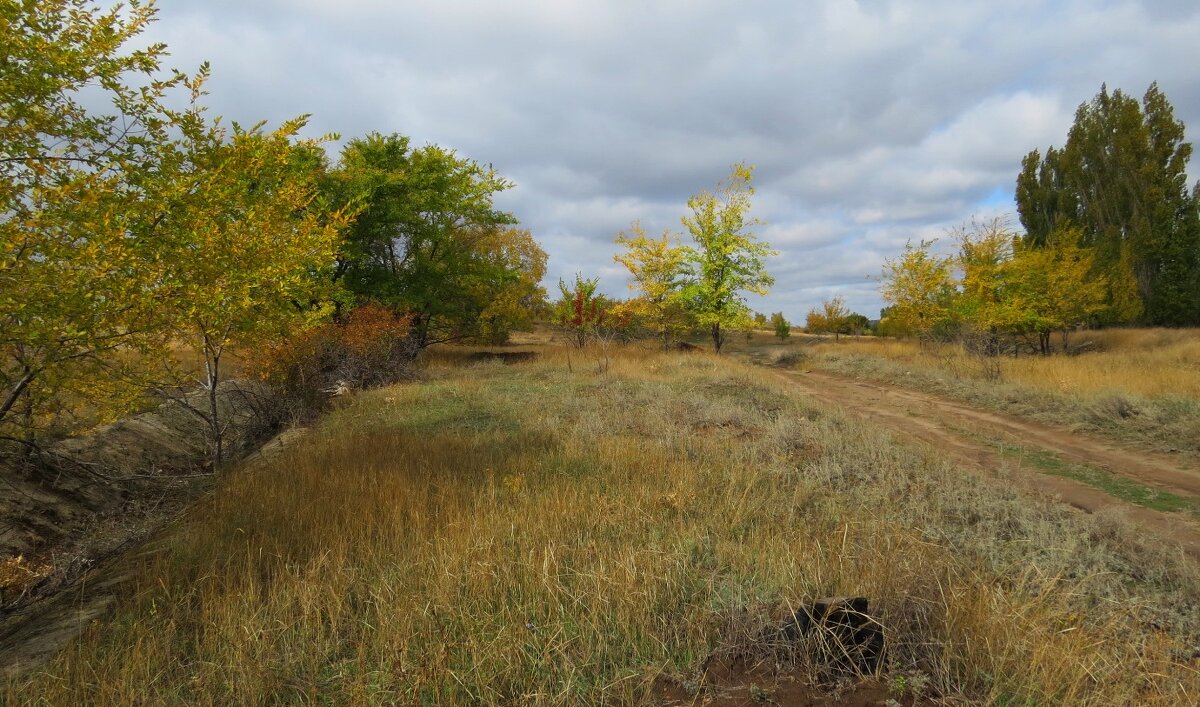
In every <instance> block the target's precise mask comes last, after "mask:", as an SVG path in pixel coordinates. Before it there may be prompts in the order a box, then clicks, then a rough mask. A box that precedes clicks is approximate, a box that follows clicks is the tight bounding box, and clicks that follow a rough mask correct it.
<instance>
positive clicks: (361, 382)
mask: <svg viewBox="0 0 1200 707" xmlns="http://www.w3.org/2000/svg"><path fill="white" fill-rule="evenodd" d="M416 354H417V346H416V343H415V341H414V340H413V338H412V336H411V319H410V318H409V317H408V316H405V315H400V314H397V313H395V312H393V311H392V310H390V309H387V308H386V307H382V306H380V305H376V304H367V305H363V306H361V307H358V308H356V309H354V310H353V311H351V312H350V314H349V316H347V317H346V319H345V321H343V322H335V321H330V322H326V323H324V324H322V325H320V326H317V327H313V328H311V329H307V330H304V331H301V332H299V333H298V334H296V335H295V336H292V337H291V338H289V339H286V340H284V341H281V342H278V343H276V344H274V345H271V346H268V347H267V349H266V350H265V351H264V353H263V355H262V357H261V358H260V359H259V360H258V361H256V362H255V364H254V365H253V366H252V371H251V372H252V373H253V374H255V375H256V376H257V377H258V378H260V379H261V380H262V381H263V382H265V383H266V384H267V385H268V386H270V387H271V388H272V389H273V390H274V391H275V393H276V394H277V395H278V396H279V399H280V403H281V404H282V405H283V406H284V409H285V411H286V413H287V414H289V415H290V416H291V417H292V418H293V419H304V418H307V417H310V416H312V415H313V414H315V413H317V412H320V411H321V410H322V409H324V407H325V405H326V404H327V403H328V401H329V399H330V397H332V396H334V395H337V394H340V393H344V392H347V391H350V390H356V389H362V388H372V387H376V386H380V385H387V384H389V383H395V382H397V381H400V380H405V379H407V378H409V377H410V374H411V370H412V361H413V359H414V358H415V357H416Z"/></svg>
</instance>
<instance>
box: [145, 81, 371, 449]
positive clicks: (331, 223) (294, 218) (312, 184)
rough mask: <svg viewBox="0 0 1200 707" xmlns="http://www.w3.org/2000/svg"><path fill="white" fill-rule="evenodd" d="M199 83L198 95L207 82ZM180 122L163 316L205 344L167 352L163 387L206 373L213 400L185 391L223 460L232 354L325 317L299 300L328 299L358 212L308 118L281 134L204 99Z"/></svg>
mask: <svg viewBox="0 0 1200 707" xmlns="http://www.w3.org/2000/svg"><path fill="white" fill-rule="evenodd" d="M205 73H206V72H203V71H202V73H201V78H203V76H204V75H205ZM193 91H194V94H193V95H194V97H198V96H199V91H200V83H199V82H196V83H195V84H194V85H193ZM175 118H176V124H177V125H178V127H179V130H180V132H181V135H182V137H181V138H180V139H178V140H176V141H174V142H172V143H171V144H170V145H169V146H164V147H163V149H162V150H161V154H162V159H163V161H162V164H161V169H160V170H159V175H161V177H162V179H161V180H159V181H157V182H151V183H152V184H153V188H154V189H156V190H159V192H158V198H159V199H160V200H161V201H162V202H163V203H166V204H169V205H170V208H168V209H166V210H164V211H163V212H162V214H161V217H160V218H159V219H157V220H156V222H155V230H156V232H157V234H158V238H159V241H160V247H161V265H160V268H161V274H160V277H161V278H163V280H164V282H166V283H169V288H168V290H167V292H166V293H165V295H166V296H165V297H163V298H161V299H160V302H159V305H158V307H159V312H158V316H159V318H160V319H161V320H162V321H163V322H164V324H165V327H164V329H163V333H164V334H165V335H166V338H167V339H169V340H170V341H171V342H172V343H180V342H182V343H185V344H186V345H187V348H188V349H190V350H193V351H195V352H196V353H197V354H198V356H199V359H200V360H199V364H200V366H199V370H198V371H196V369H195V368H194V367H192V366H190V365H189V362H188V361H187V360H186V359H185V360H183V361H178V362H177V360H176V357H174V356H167V357H163V359H162V360H164V361H165V362H167V364H168V365H167V371H168V373H169V374H170V375H169V376H168V377H167V382H168V383H169V384H170V387H165V386H160V389H161V390H164V391H169V390H172V389H173V390H176V391H182V392H186V390H187V389H188V388H189V387H190V386H189V383H191V381H190V380H189V377H190V376H192V375H193V374H195V373H198V375H197V376H196V377H195V379H194V382H195V383H199V385H200V386H201V388H202V389H203V390H204V392H205V393H206V395H205V404H203V405H194V404H191V403H190V402H189V399H188V398H187V396H186V395H178V396H176V399H177V400H179V401H180V402H182V403H184V404H185V406H187V408H188V409H189V410H191V411H192V412H193V413H194V414H196V415H197V416H198V417H199V418H200V419H201V420H203V422H204V424H205V425H206V426H207V429H208V437H209V443H210V449H211V463H212V466H213V468H218V467H220V466H221V464H222V462H223V460H224V456H225V448H224V447H225V445H224V439H225V434H224V433H225V426H226V423H225V421H224V420H223V419H222V417H221V406H220V405H219V401H218V397H219V396H218V392H219V386H220V385H221V382H222V380H223V375H224V371H223V367H222V363H223V360H224V357H225V354H226V353H227V351H228V350H229V349H230V347H232V346H234V345H237V344H240V345H242V346H244V347H249V346H251V345H253V344H255V343H257V342H259V341H261V340H263V339H264V338H265V337H267V336H272V335H278V334H280V333H282V332H285V331H288V330H289V329H292V328H294V327H296V326H300V325H303V324H304V323H305V321H306V320H311V319H313V318H315V317H317V316H320V315H321V314H322V312H319V311H314V310H312V309H311V308H309V307H307V306H303V305H301V304H300V303H306V302H312V301H316V300H320V299H321V297H320V294H321V292H320V289H321V288H323V287H328V286H329V283H330V279H329V278H328V277H320V276H319V275H320V273H321V272H322V271H323V270H325V269H328V268H330V267H332V265H333V263H334V258H335V256H336V253H337V248H338V244H339V238H340V236H339V230H340V229H341V228H343V227H344V226H345V225H346V223H347V221H348V217H349V214H346V213H343V212H340V211H330V210H329V209H327V208H325V206H324V204H322V203H320V201H319V200H318V194H319V184H318V183H319V176H320V174H321V169H322V167H323V160H322V158H321V156H320V153H318V152H317V150H318V149H319V148H318V141H313V140H300V139H299V138H298V137H297V134H298V132H299V130H300V129H301V128H302V127H303V126H304V124H305V118H304V117H300V118H296V119H294V120H290V121H288V122H286V123H284V124H283V125H281V126H280V127H279V128H277V129H275V130H271V131H268V130H265V129H264V127H263V125H262V124H258V125H255V126H253V127H251V128H242V127H241V126H239V125H238V124H236V123H234V124H232V125H230V126H229V127H225V126H224V125H223V124H222V122H221V120H220V119H217V120H214V121H208V120H206V119H205V118H204V112H203V110H202V109H201V108H198V107H194V108H192V109H191V110H189V111H187V112H186V113H181V114H178V115H176V116H175Z"/></svg>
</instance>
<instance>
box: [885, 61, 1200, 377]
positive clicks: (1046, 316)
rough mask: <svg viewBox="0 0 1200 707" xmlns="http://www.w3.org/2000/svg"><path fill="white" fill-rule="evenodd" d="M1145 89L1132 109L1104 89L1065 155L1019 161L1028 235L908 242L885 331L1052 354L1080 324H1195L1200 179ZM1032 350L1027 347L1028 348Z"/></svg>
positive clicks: (996, 223) (1165, 109)
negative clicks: (1190, 173) (944, 248)
mask: <svg viewBox="0 0 1200 707" xmlns="http://www.w3.org/2000/svg"><path fill="white" fill-rule="evenodd" d="M1183 137H1184V126H1183V123H1182V122H1180V121H1179V120H1177V119H1176V118H1175V117H1174V110H1173V108H1172V107H1171V104H1170V103H1169V102H1168V101H1167V98H1166V96H1165V95H1164V94H1163V93H1162V91H1161V90H1160V89H1159V88H1158V86H1157V84H1152V85H1151V86H1150V88H1149V89H1148V90H1147V91H1146V94H1145V96H1144V97H1143V99H1142V101H1141V102H1140V103H1139V102H1138V101H1137V100H1136V99H1134V98H1132V97H1130V96H1128V95H1126V94H1124V93H1123V92H1121V91H1120V90H1117V91H1113V92H1111V93H1110V92H1109V91H1108V89H1107V87H1102V88H1101V90H1100V93H1099V94H1097V95H1096V97H1095V98H1094V99H1092V100H1091V101H1090V102H1087V103H1084V104H1082V105H1080V106H1079V109H1078V110H1077V111H1076V114H1075V120H1074V124H1073V125H1072V127H1071V129H1070V131H1069V133H1068V135H1067V141H1066V144H1065V145H1064V146H1063V147H1062V148H1055V147H1050V148H1049V149H1047V150H1046V153H1045V154H1044V155H1043V154H1041V153H1040V152H1039V151H1038V150H1033V151H1031V152H1030V153H1029V154H1028V155H1026V157H1025V159H1024V160H1023V161H1022V167H1021V171H1020V173H1019V174H1018V176H1017V180H1016V191H1015V198H1016V204H1017V211H1018V214H1019V217H1020V223H1021V225H1022V226H1023V227H1024V230H1023V232H1022V231H1020V230H1018V229H1016V228H1015V227H1013V226H1012V224H1010V223H1009V222H1007V221H1006V220H1004V219H995V220H992V221H988V222H983V223H972V224H971V225H969V226H964V227H961V228H958V229H955V230H954V231H953V232H952V233H951V237H952V239H953V240H954V241H955V243H956V245H957V252H956V253H954V254H951V255H942V254H939V252H938V251H937V250H935V248H934V244H933V243H932V242H921V243H918V244H915V245H914V244H911V243H910V244H909V245H908V246H907V248H906V249H905V251H904V253H903V254H901V255H900V256H898V257H896V258H894V259H890V260H888V261H887V262H886V263H885V266H884V270H883V284H882V288H881V294H882V296H883V298H884V300H885V301H886V302H887V303H888V306H887V307H886V308H885V309H884V311H883V312H882V321H881V328H882V330H883V331H884V332H886V333H893V334H915V335H919V336H922V337H925V338H952V337H956V336H959V337H963V336H965V337H967V338H969V339H971V340H972V341H973V342H975V344H976V345H977V346H978V347H979V348H980V349H981V350H982V351H983V352H985V353H997V352H999V350H1000V349H1001V348H1002V347H1003V348H1008V349H1011V350H1012V351H1013V352H1016V351H1019V350H1020V349H1021V348H1029V349H1031V350H1035V351H1038V352H1040V353H1042V354H1049V353H1050V352H1051V350H1052V340H1051V336H1052V335H1053V334H1054V333H1055V332H1058V333H1059V334H1060V335H1061V339H1062V347H1063V348H1064V349H1065V348H1066V347H1067V345H1068V340H1069V339H1068V338H1069V335H1070V332H1071V331H1072V330H1074V329H1075V328H1077V327H1080V326H1085V325H1088V326H1105V325H1123V324H1140V325H1159V326H1196V325H1200V184H1197V185H1195V186H1194V187H1193V188H1192V189H1191V190H1190V191H1189V189H1188V186H1187V172H1186V169H1187V163H1188V160H1189V159H1190V157H1191V151H1192V147H1191V145H1190V144H1189V143H1186V142H1184V141H1183ZM1026 345H1027V346H1026Z"/></svg>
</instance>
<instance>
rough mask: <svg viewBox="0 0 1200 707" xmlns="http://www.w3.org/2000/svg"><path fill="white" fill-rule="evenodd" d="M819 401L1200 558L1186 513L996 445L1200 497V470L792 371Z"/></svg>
mask: <svg viewBox="0 0 1200 707" xmlns="http://www.w3.org/2000/svg"><path fill="white" fill-rule="evenodd" d="M780 375H781V376H783V377H785V378H787V379H788V380H790V381H792V382H793V383H795V384H796V385H798V386H799V387H800V388H802V389H803V390H804V391H805V392H807V393H808V394H809V395H811V396H813V397H814V398H816V399H818V400H820V401H822V402H825V403H830V404H834V405H838V406H841V407H844V408H846V409H847V410H849V411H851V412H852V413H855V414H857V415H860V416H862V417H865V418H868V419H871V420H874V421H876V422H879V423H881V424H883V425H886V426H887V427H890V428H892V429H893V430H896V431H897V432H899V433H900V434H902V435H904V436H906V437H912V438H916V439H919V440H921V441H923V442H926V443H928V444H930V445H932V446H934V447H935V448H937V449H938V450H939V451H942V452H945V453H947V454H950V455H952V456H954V457H955V458H956V459H957V460H959V461H960V462H963V463H965V464H966V465H967V466H968V467H969V468H972V469H975V470H977V471H982V472H985V473H989V474H995V473H997V472H998V471H999V470H1000V469H1008V470H1010V471H1015V472H1017V473H1015V474H1013V478H1014V480H1015V481H1016V482H1017V483H1019V484H1020V485H1021V486H1023V487H1024V488H1026V489H1029V490H1034V491H1038V492H1043V493H1050V494H1053V495H1056V496H1059V497H1060V498H1061V499H1062V500H1063V501H1064V502H1066V503H1068V504H1070V505H1072V506H1075V507H1076V508H1079V509H1082V510H1084V511H1087V512H1096V511H1098V510H1100V509H1102V508H1107V507H1118V508H1121V509H1123V510H1124V511H1125V512H1126V515H1127V516H1128V517H1130V518H1131V519H1134V520H1136V521H1138V522H1140V523H1142V524H1143V525H1145V526H1147V527H1149V528H1151V529H1153V530H1154V531H1156V532H1158V533H1160V534H1162V535H1164V536H1166V537H1170V538H1172V539H1174V540H1176V541H1178V542H1180V543H1181V544H1182V545H1183V546H1184V548H1185V549H1186V550H1187V551H1188V553H1189V554H1191V555H1193V556H1195V557H1197V558H1200V526H1198V525H1197V523H1196V522H1195V521H1194V519H1192V518H1189V517H1188V515H1187V514H1184V513H1167V512H1163V511H1157V510H1152V509H1149V508H1145V507H1142V506H1137V505H1134V504H1132V503H1129V502H1127V501H1125V500H1122V499H1120V498H1117V497H1115V496H1112V495H1110V494H1108V493H1106V492H1104V491H1102V490H1100V489H1097V488H1094V487H1092V486H1088V485H1087V484H1084V483H1082V482H1079V481H1075V480H1073V479H1070V478H1065V477H1061V476H1054V475H1051V474H1047V473H1044V472H1042V471H1040V470H1038V469H1037V468H1036V467H1034V466H1033V465H1023V464H1021V463H1020V461H1019V460H1013V459H1011V458H1009V457H1006V456H1004V455H1003V454H1001V452H1000V451H999V450H998V449H997V447H996V446H995V445H994V444H989V443H988V442H994V443H998V444H1007V445H1016V446H1019V447H1021V448H1026V449H1038V450H1044V451H1047V452H1051V453H1053V454H1054V455H1056V456H1058V457H1060V458H1062V459H1064V460H1066V461H1068V462H1074V463H1077V464H1083V465H1087V466H1091V467H1099V468H1101V469H1104V470H1106V471H1109V472H1111V473H1113V474H1115V475H1119V476H1124V477H1127V478H1129V479H1133V480H1135V481H1137V482H1138V483H1140V484H1143V485H1145V486H1148V487H1150V488H1153V489H1156V490H1160V491H1167V492H1170V493H1173V494H1176V495H1179V496H1184V497H1190V498H1200V469H1196V468H1188V467H1187V466H1185V465H1183V464H1181V463H1180V461H1179V460H1176V459H1172V458H1170V457H1167V456H1165V455H1160V454H1152V453H1148V452H1142V451H1133V450H1129V449H1123V448H1120V447H1117V446H1115V445H1113V444H1111V443H1109V442H1106V441H1103V440H1099V439H1096V438H1094V437H1089V436H1085V435H1081V434H1076V433H1073V432H1068V431H1066V430H1062V429H1057V428H1054V427H1051V426H1048V425H1043V424H1041V423H1038V422H1033V421H1031V420H1026V419H1021V418H1016V417H1011V416H1008V415H1001V414H997V413H992V412H986V411H983V410H978V409H976V408H972V407H970V406H968V405H965V404H963V403H959V402H955V401H952V400H947V399H945V398H940V397H937V396H934V395H930V394H927V393H922V392H918V391H914V390H909V389H904V388H898V387H894V386H887V385H881V384H878V383H867V382H863V381H857V380H852V379H848V378H843V377H841V376H837V375H833V374H830V373H825V372H818V371H803V372H787V373H780Z"/></svg>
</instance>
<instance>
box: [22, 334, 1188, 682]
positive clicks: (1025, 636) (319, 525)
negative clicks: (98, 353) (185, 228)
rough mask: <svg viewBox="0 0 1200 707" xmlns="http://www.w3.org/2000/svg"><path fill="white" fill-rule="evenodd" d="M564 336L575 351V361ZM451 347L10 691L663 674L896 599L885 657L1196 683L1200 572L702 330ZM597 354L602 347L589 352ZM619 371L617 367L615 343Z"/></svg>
mask: <svg viewBox="0 0 1200 707" xmlns="http://www.w3.org/2000/svg"><path fill="white" fill-rule="evenodd" d="M567 355H570V356H572V357H573V359H572V365H571V368H570V369H568V367H567V358H566V357H567ZM589 355H590V356H593V357H594V356H595V354H587V353H584V354H580V353H579V352H569V354H568V352H565V351H553V350H551V351H548V352H547V355H546V356H544V357H543V358H542V359H541V360H540V361H539V362H536V363H533V364H522V365H517V366H504V365H501V364H481V365H476V366H470V367H459V366H455V365H453V364H454V363H455V362H454V360H453V359H454V356H453V355H445V356H442V357H441V358H440V359H439V360H438V361H437V363H436V365H434V366H433V367H432V368H431V369H430V370H429V371H428V373H427V381H426V382H425V383H422V384H414V385H407V386H399V387H393V388H388V389H384V390H379V391H375V392H372V393H368V394H363V395H360V396H358V397H357V398H356V399H355V400H354V401H353V402H352V403H351V404H349V405H347V406H345V407H344V408H342V409H340V410H338V411H337V412H336V413H334V414H333V415H331V416H330V418H329V419H328V420H327V421H326V422H325V424H324V425H323V426H322V428H321V429H320V430H318V431H317V432H315V433H314V434H311V435H309V436H308V437H306V438H305V439H304V440H303V441H302V442H300V443H299V444H298V446H296V447H294V448H292V449H290V450H289V451H287V452H285V453H284V454H282V455H281V456H278V457H274V458H272V459H269V460H266V461H263V462H262V463H260V464H259V465H257V466H254V467H249V468H245V469H242V470H239V471H236V472H234V473H232V474H230V475H229V477H228V478H227V480H226V482H225V483H224V484H223V486H222V487H221V488H220V490H219V491H218V493H216V494H215V495H214V496H213V497H211V498H210V499H208V500H207V501H206V502H205V503H202V504H201V505H199V506H197V507H196V508H195V509H193V510H192V512H190V513H189V514H188V516H187V517H186V518H185V519H184V520H183V521H182V522H181V523H180V524H179V525H178V527H176V528H174V529H173V530H172V532H171V533H170V534H169V535H168V536H167V537H165V538H164V539H163V540H162V541H161V546H160V547H159V548H158V549H157V551H155V552H152V553H148V554H143V555H141V556H139V557H140V558H141V559H138V560H136V561H135V560H130V567H128V568H127V570H128V571H130V572H131V573H132V577H133V579H131V580H130V582H131V586H130V589H129V592H128V597H127V598H126V599H125V601H124V602H123V604H122V605H121V607H120V608H119V610H118V613H117V615H116V616H115V618H114V619H113V620H112V621H111V622H109V623H106V624H104V625H96V626H93V627H92V628H91V629H90V630H89V631H88V632H87V633H86V634H85V635H84V637H83V638H82V639H81V640H80V641H78V642H77V643H76V644H75V645H73V646H71V647H70V648H69V649H68V650H66V651H65V652H64V653H63V654H62V655H61V656H60V657H59V658H58V659H56V660H55V661H54V662H52V663H51V664H49V665H48V666H46V667H45V668H44V669H41V670H38V671H37V672H35V673H32V674H30V675H28V676H26V677H24V678H22V679H20V680H15V681H11V682H9V683H8V684H6V685H4V687H3V690H4V691H3V693H0V694H3V696H4V698H5V700H4V701H5V703H7V704H14V705H16V704H181V703H182V704H212V705H224V704H278V703H287V704H339V705H340V704H348V705H355V704H364V705H365V704H444V705H451V704H614V703H616V704H641V703H645V702H646V701H647V700H649V699H650V695H651V692H650V685H651V683H652V682H653V680H654V679H655V678H656V677H658V676H659V675H662V674H669V675H675V676H678V677H679V678H680V679H681V681H682V682H684V683H686V684H691V685H693V687H694V688H695V689H697V690H703V689H705V687H704V685H703V684H702V682H703V681H702V676H701V674H700V672H699V666H700V664H701V662H702V661H703V659H704V657H705V656H707V655H709V654H711V653H713V652H714V651H717V652H723V653H725V654H739V655H744V656H747V657H752V658H764V659H770V660H775V661H782V662H785V663H786V662H789V661H796V662H798V663H799V665H800V667H801V669H802V670H808V674H810V675H811V676H812V677H813V678H814V679H815V678H816V676H817V674H818V670H817V668H818V666H816V665H809V664H808V663H807V662H806V661H807V659H806V657H805V656H803V655H795V654H792V653H789V652H787V651H786V650H783V649H782V648H781V647H779V646H772V645H769V644H764V643H763V642H762V641H761V640H760V638H759V637H761V635H762V632H763V629H764V628H766V627H768V626H771V625H773V624H774V623H775V622H778V621H779V620H780V619H781V617H782V616H783V614H784V613H785V612H786V610H787V609H788V607H796V606H799V605H801V604H802V603H804V602H805V601H808V600H811V599H813V598H816V597H818V596H825V595H833V594H842V593H852V594H864V595H866V596H868V597H870V598H871V600H872V607H873V609H872V610H873V612H875V613H876V617H877V618H878V619H879V620H880V621H881V622H882V624H883V625H884V627H885V633H886V636H887V640H888V645H889V653H888V655H889V659H888V663H887V666H886V667H885V668H884V671H885V673H886V674H887V675H888V676H892V675H894V676H900V675H917V674H920V675H921V676H923V677H924V678H925V680H923V682H926V683H928V684H929V685H931V689H932V690H934V691H935V692H936V694H937V695H940V696H942V697H948V698H963V699H968V700H972V701H977V702H984V703H995V704H1014V703H1026V702H1029V703H1038V704H1041V703H1060V704H1082V703H1092V704H1132V703H1146V704H1154V703H1160V704H1179V703H1189V702H1194V701H1195V699H1196V698H1197V696H1200V675H1197V672H1196V671H1195V670H1194V668H1191V667H1189V666H1188V665H1187V663H1186V660H1187V651H1188V650H1189V649H1190V648H1189V647H1191V646H1194V645H1195V641H1196V638H1197V636H1198V635H1200V615H1198V612H1200V609H1198V608H1197V607H1200V575H1198V574H1197V573H1196V571H1195V568H1194V566H1193V565H1191V564H1189V563H1186V562H1185V561H1184V560H1183V559H1182V555H1181V554H1180V553H1178V552H1177V551H1174V550H1171V549H1170V548H1166V547H1163V546H1161V545H1158V544H1155V543H1153V542H1150V541H1147V540H1144V539H1141V538H1140V537H1139V535H1138V534H1137V533H1136V531H1134V530H1133V529H1130V528H1127V527H1126V526H1125V525H1124V524H1123V523H1122V522H1121V521H1120V520H1119V519H1115V518H1110V517H1101V518H1080V517H1077V516H1075V515H1074V514H1071V513H1070V512H1068V511H1066V510H1063V509H1061V508H1059V507H1058V506H1056V505H1053V504H1051V503H1046V502H1042V501H1037V500H1031V499H1028V498H1024V497H1021V496H1019V495H1017V494H1015V493H1013V492H1012V491H1010V490H1007V489H1005V488H1003V487H1000V486H997V485H994V484H992V483H991V482H987V481H984V480H979V479H976V478H974V477H970V476H965V475H963V474H961V473H960V472H959V471H958V470H956V469H954V468H952V467H950V466H948V465H946V464H945V463H943V462H941V461H939V460H938V459H937V458H936V456H935V455H934V454H933V453H932V452H926V451H922V450H920V449H914V448H910V447H906V446H904V445H902V444H899V443H897V442H896V441H894V440H892V439H890V438H889V437H888V436H887V435H886V434H885V433H883V432H881V431H879V430H877V429H873V428H870V427H867V426H865V425H864V423H859V422H856V421H852V420H851V419H848V418H846V417H843V416H841V415H839V414H837V413H836V412H834V411H832V410H829V409H825V408H822V407H820V406H816V405H814V404H812V403H811V402H810V401H807V400H805V399H803V398H802V397H800V396H794V395H792V394H790V393H789V392H788V391H786V390H779V389H777V388H776V386H777V381H776V379H775V378H773V377H768V376H766V375H764V374H760V373H759V372H758V371H755V370H753V369H751V368H748V367H744V366H740V365H738V364H735V363H731V362H729V361H725V360H717V359H714V358H711V357H708V356H699V355H677V356H668V355H660V354H649V353H645V352H624V353H618V354H615V355H614V356H613V358H612V360H611V362H610V365H609V366H608V369H607V373H606V374H599V373H597V372H596V368H593V367H590V365H585V364H588V361H586V359H587V357H588V356H589ZM581 356H582V357H583V358H584V359H585V360H584V361H583V362H582V363H581ZM601 370H603V369H602V368H601Z"/></svg>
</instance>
